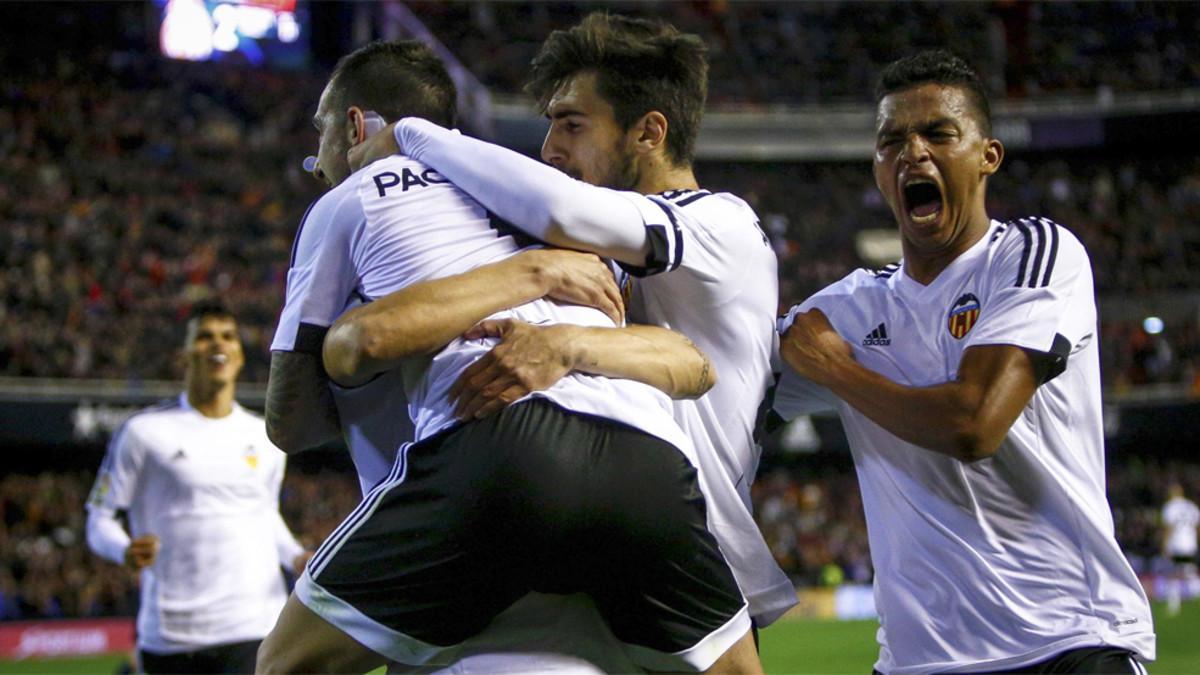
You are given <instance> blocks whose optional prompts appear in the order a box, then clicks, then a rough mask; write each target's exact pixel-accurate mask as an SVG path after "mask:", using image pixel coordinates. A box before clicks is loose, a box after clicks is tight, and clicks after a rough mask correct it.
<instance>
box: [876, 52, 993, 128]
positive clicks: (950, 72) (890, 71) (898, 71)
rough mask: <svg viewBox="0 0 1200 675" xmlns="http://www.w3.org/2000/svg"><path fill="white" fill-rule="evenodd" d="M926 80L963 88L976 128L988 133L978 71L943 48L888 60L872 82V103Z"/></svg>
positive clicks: (985, 98) (987, 109)
mask: <svg viewBox="0 0 1200 675" xmlns="http://www.w3.org/2000/svg"><path fill="white" fill-rule="evenodd" d="M928 83H932V84H941V85H945V86H951V87H960V88H961V89H962V90H963V91H965V92H966V93H967V95H968V96H967V98H968V99H970V101H971V103H972V105H974V107H975V117H976V122H978V123H979V130H980V131H981V132H982V133H983V135H984V136H991V135H992V107H991V105H990V104H989V103H988V96H987V92H986V91H985V90H984V88H983V82H981V81H980V79H979V74H978V73H976V72H975V69H974V68H972V67H971V65H970V64H969V63H967V62H966V60H965V59H963V58H962V57H961V56H959V55H957V54H955V53H953V52H951V51H947V50H945V49H930V50H926V51H922V52H918V53H916V54H913V55H912V56H906V57H904V58H902V59H899V60H896V61H893V62H891V63H889V64H888V65H887V66H886V67H885V68H884V69H883V72H882V73H880V75H879V82H878V83H877V84H876V85H875V103H876V105H878V104H879V102H880V101H882V100H883V97H885V96H887V95H888V94H891V93H894V92H897V91H901V90H904V89H908V88H910V87H915V86H917V85H921V84H928Z"/></svg>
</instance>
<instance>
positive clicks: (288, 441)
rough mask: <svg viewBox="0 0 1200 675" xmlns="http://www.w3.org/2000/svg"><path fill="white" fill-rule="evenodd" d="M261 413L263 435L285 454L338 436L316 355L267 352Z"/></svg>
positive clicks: (334, 409)
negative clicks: (263, 410)
mask: <svg viewBox="0 0 1200 675" xmlns="http://www.w3.org/2000/svg"><path fill="white" fill-rule="evenodd" d="M265 416H266V422H267V436H268V437H269V438H270V439H271V442H272V443H274V444H275V445H276V446H278V447H279V449H281V450H283V451H284V452H287V453H289V454H290V453H293V452H300V451H301V450H307V449H309V448H315V447H317V446H319V445H321V444H323V443H327V442H329V441H332V440H334V439H336V438H338V436H339V435H340V434H341V424H340V422H339V420H338V413H337V407H336V406H335V405H334V402H333V392H332V391H331V390H330V389H329V380H328V378H327V377H326V376H325V372H324V370H323V369H322V368H321V362H320V359H319V358H318V357H317V356H315V355H313V354H301V353H298V352H272V353H271V374H270V378H269V379H268V380H267V406H266V415H265Z"/></svg>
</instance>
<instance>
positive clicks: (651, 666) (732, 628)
mask: <svg viewBox="0 0 1200 675" xmlns="http://www.w3.org/2000/svg"><path fill="white" fill-rule="evenodd" d="M750 628H751V624H750V608H749V607H748V606H747V605H745V604H743V605H742V608H741V609H740V610H738V613H737V614H734V615H733V618H731V619H730V620H729V621H726V622H725V625H723V626H721V627H720V628H718V629H716V630H715V631H713V632H711V633H709V634H708V635H707V636H706V637H705V638H704V639H703V640H701V641H700V642H698V643H697V644H696V646H694V647H691V648H689V649H685V650H683V651H681V652H675V653H673V654H671V653H667V652H660V651H658V650H656V649H650V648H649V647H643V646H641V645H633V644H629V643H624V644H625V651H626V653H627V654H629V658H630V659H632V660H633V662H634V663H636V664H638V665H639V666H642V667H643V668H646V669H647V670H668V671H678V670H696V671H701V670H708V669H709V668H710V667H711V666H712V664H714V663H716V662H717V659H719V658H721V655H723V654H724V653H725V652H727V651H729V648H730V647H732V646H733V645H734V643H736V642H737V641H738V640H740V639H742V636H743V635H745V634H746V633H749V632H750Z"/></svg>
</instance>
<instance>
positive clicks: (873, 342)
mask: <svg viewBox="0 0 1200 675" xmlns="http://www.w3.org/2000/svg"><path fill="white" fill-rule="evenodd" d="M890 344H892V339H891V338H890V337H888V334H887V326H885V325H884V324H879V325H878V326H876V327H875V330H873V331H871V332H870V333H868V334H867V337H865V338H863V346H864V347H886V346H888V345H890Z"/></svg>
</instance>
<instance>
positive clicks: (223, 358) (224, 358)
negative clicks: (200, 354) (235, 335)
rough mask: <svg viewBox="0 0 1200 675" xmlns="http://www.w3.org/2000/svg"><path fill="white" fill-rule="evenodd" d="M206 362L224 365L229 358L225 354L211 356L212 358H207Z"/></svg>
mask: <svg viewBox="0 0 1200 675" xmlns="http://www.w3.org/2000/svg"><path fill="white" fill-rule="evenodd" d="M208 360H209V361H212V362H213V363H225V362H226V361H228V360H229V357H228V356H226V355H225V354H213V355H212V356H210V357H208Z"/></svg>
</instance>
